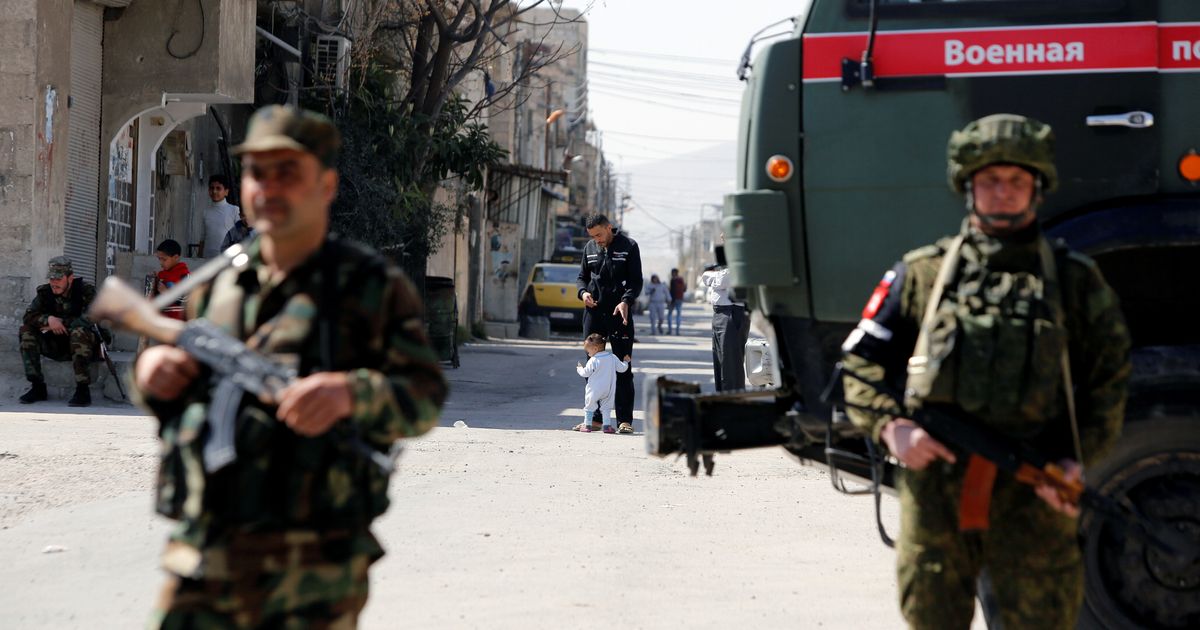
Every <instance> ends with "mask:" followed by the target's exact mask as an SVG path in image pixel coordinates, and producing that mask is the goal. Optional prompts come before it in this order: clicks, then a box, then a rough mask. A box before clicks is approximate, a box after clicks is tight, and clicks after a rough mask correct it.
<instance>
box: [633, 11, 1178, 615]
mask: <svg viewBox="0 0 1200 630" xmlns="http://www.w3.org/2000/svg"><path fill="white" fill-rule="evenodd" d="M796 24H797V28H796V31H795V33H794V34H793V35H792V36H791V37H787V38H782V39H777V40H774V41H773V43H771V44H770V45H768V46H765V47H764V48H763V49H762V50H761V51H760V53H759V54H758V55H757V57H756V58H755V60H754V63H753V64H752V71H751V72H750V73H749V75H750V76H749V79H748V83H747V87H746V91H745V95H744V97H743V102H742V115H741V120H740V125H741V128H740V142H739V147H738V166H737V186H738V189H737V192H735V193H733V194H731V195H729V196H728V197H727V198H726V200H725V205H724V213H723V227H724V231H725V256H726V259H727V262H728V266H729V268H730V269H731V272H732V275H733V277H734V282H735V285H736V287H737V288H736V291H737V293H738V294H739V295H740V296H741V297H742V298H743V299H745V300H746V301H747V303H748V304H749V306H750V307H751V309H752V312H753V317H754V319H755V321H756V324H757V327H758V328H759V329H761V330H762V331H764V332H765V333H766V334H767V336H768V338H769V342H770V345H771V348H772V349H773V350H774V351H775V353H776V357H775V359H776V360H775V361H774V364H775V365H777V366H779V370H780V374H779V378H778V379H776V380H775V381H774V382H776V383H782V386H781V387H779V388H777V389H774V390H769V391H748V392H744V393H740V394H729V393H723V394H722V395H719V396H704V395H700V394H699V391H698V389H697V388H696V387H695V386H689V385H687V384H683V383H677V382H672V381H670V380H667V379H663V380H660V381H659V383H658V384H657V387H649V388H647V389H648V390H649V392H648V394H649V396H650V398H651V400H648V401H647V406H646V408H647V410H648V411H647V418H648V419H647V430H646V434H647V446H648V450H650V451H651V452H652V453H654V454H657V455H666V454H669V453H673V452H686V453H687V454H688V457H689V466H690V467H691V468H692V471H693V474H694V473H695V471H696V470H697V469H698V468H699V466H700V464H701V462H703V463H704V464H705V466H706V468H707V469H708V471H709V472H710V473H711V465H712V459H711V455H712V453H715V452H723V451H730V450H736V449H739V448H750V447H757V446H766V445H782V446H784V447H785V448H787V449H788V450H790V451H791V452H793V453H795V454H796V455H798V456H800V457H801V458H802V459H804V460H807V461H812V462H817V463H820V464H824V465H827V466H829V467H830V472H831V476H832V478H833V479H834V481H835V486H837V487H839V488H841V489H845V488H846V486H845V485H844V484H843V483H842V480H843V479H844V478H845V477H847V476H850V477H854V478H858V479H870V478H871V473H872V470H873V469H874V467H873V466H871V465H869V464H868V463H865V462H867V461H868V460H867V459H866V457H865V455H866V453H865V447H864V443H863V440H862V438H861V437H859V436H857V435H854V434H853V433H852V432H851V431H849V430H847V429H848V427H847V423H845V422H844V421H842V420H841V419H840V418H839V416H838V413H837V412H836V410H834V409H831V408H830V406H829V405H828V404H826V403H824V402H822V401H821V393H822V390H823V389H824V388H825V387H826V385H827V384H828V383H829V381H830V375H831V373H832V370H833V368H834V364H835V362H836V361H837V360H838V359H839V357H840V353H841V352H840V346H841V343H842V342H843V341H844V340H845V338H846V336H847V334H848V333H849V332H850V330H851V329H852V328H853V327H854V326H855V324H856V323H857V322H858V320H859V318H860V317H861V315H860V313H861V311H862V308H863V305H864V303H865V302H866V300H867V298H868V296H869V295H870V293H871V289H872V288H873V287H874V286H875V284H876V283H877V282H878V280H879V277H880V276H881V275H882V274H883V272H884V271H885V270H887V269H888V268H890V267H891V265H892V264H893V263H894V262H895V261H896V260H898V259H899V258H900V256H902V255H903V253H904V252H906V251H908V250H910V249H913V248H916V247H919V246H921V245H925V244H928V243H932V242H933V241H935V240H936V239H937V238H939V237H941V236H944V235H947V234H952V233H954V232H956V231H957V229H958V226H959V224H960V222H961V221H962V219H963V217H964V209H963V204H962V199H961V198H960V197H958V196H957V195H955V194H954V193H952V192H951V191H950V189H949V188H948V186H947V183H946V140H947V138H948V137H949V135H950V132H951V131H952V130H955V129H959V128H961V127H963V125H965V124H966V123H967V122H968V121H971V120H973V119H976V118H979V117H981V116H984V115H987V114H992V113H998V112H1009V113H1016V114H1023V115H1027V116H1030V117H1033V118H1036V119H1038V120H1041V121H1043V122H1046V123H1049V124H1050V125H1051V126H1052V127H1053V128H1054V131H1055V134H1056V136H1057V143H1056V147H1057V157H1056V163H1057V167H1058V170H1059V174H1060V179H1061V183H1060V188H1059V190H1058V191H1057V192H1055V193H1054V194H1051V195H1049V196H1048V197H1047V199H1046V203H1045V204H1044V205H1043V206H1041V208H1040V209H1039V216H1040V219H1041V221H1042V222H1043V225H1044V227H1045V229H1046V231H1047V232H1048V234H1049V235H1050V236H1051V237H1054V238H1062V239H1064V240H1065V241H1067V242H1068V243H1069V244H1070V245H1071V246H1073V247H1074V248H1075V249H1077V250H1080V251H1082V252H1084V253H1086V254H1088V255H1089V256H1091V257H1092V258H1094V259H1095V260H1096V262H1097V263H1098V264H1099V266H1100V268H1101V270H1102V271H1103V273H1104V275H1105V276H1106V278H1107V279H1108V281H1109V283H1110V284H1111V285H1112V286H1113V288H1114V289H1115V290H1116V291H1117V293H1118V294H1119V296H1120V298H1121V303H1122V308H1123V310H1124V313H1125V316H1126V319H1127V322H1128V324H1129V326H1130V330H1131V333H1132V336H1133V340H1134V345H1135V350H1134V357H1133V358H1134V375H1133V378H1132V381H1131V395H1130V401H1129V405H1128V414H1127V421H1126V428H1125V431H1124V434H1123V436H1122V439H1121V442H1120V445H1119V446H1118V448H1117V450H1116V452H1115V453H1114V454H1113V455H1112V456H1110V457H1109V458H1108V459H1107V460H1106V461H1105V462H1104V463H1103V464H1102V465H1101V466H1099V467H1098V468H1096V469H1094V470H1089V482H1090V484H1091V485H1093V487H1095V488H1097V489H1099V490H1101V491H1102V492H1103V493H1105V494H1106V495H1109V496H1113V497H1118V498H1124V499H1128V500H1129V501H1130V502H1132V503H1133V504H1134V505H1136V506H1137V507H1138V508H1139V509H1140V510H1141V511H1143V512H1145V513H1147V514H1148V515H1150V516H1153V517H1154V518H1157V519H1160V520H1162V521H1164V522H1169V523H1171V524H1172V526H1175V527H1177V528H1178V529H1179V531H1184V532H1187V533H1188V534H1189V535H1190V536H1192V537H1193V538H1194V539H1196V540H1200V417H1198V416H1200V156H1197V152H1200V2H1197V1H1195V0H1059V1H1056V2H1044V1H1034V0H956V1H951V0H925V1H922V2H918V1H916V0H812V1H811V3H809V6H808V10H807V11H806V13H805V14H804V15H803V16H802V17H801V18H798V20H797V22H796ZM882 475H883V482H884V483H885V484H886V483H888V482H889V480H890V468H886V469H884V470H883V471H882ZM877 477H878V475H877ZM1082 533H1083V540H1084V545H1085V549H1086V564H1087V575H1088V583H1087V602H1088V603H1087V606H1086V607H1085V609H1086V610H1085V617H1086V618H1085V619H1084V620H1082V621H1081V624H1083V625H1084V626H1086V627H1113V628H1125V627H1166V628H1176V627H1179V628H1183V627H1198V626H1200V562H1192V563H1191V564H1188V563H1183V564H1182V565H1181V564H1180V563H1178V562H1175V563H1171V562H1163V561H1162V558H1159V557H1157V556H1156V553H1157V552H1156V551H1155V550H1153V549H1150V548H1147V547H1146V546H1145V545H1144V544H1142V543H1138V542H1136V541H1131V540H1130V539H1128V538H1126V537H1123V536H1121V535H1120V533H1119V532H1117V531H1115V530H1113V529H1112V528H1111V527H1109V526H1107V525H1106V524H1105V523H1104V522H1103V521H1099V520H1097V519H1091V518H1088V516H1087V515H1085V516H1084V518H1083V520H1082Z"/></svg>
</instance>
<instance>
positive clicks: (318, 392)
mask: <svg viewBox="0 0 1200 630" xmlns="http://www.w3.org/2000/svg"><path fill="white" fill-rule="evenodd" d="M353 410H354V395H353V393H351V391H350V383H349V380H348V379H347V377H346V373H345V372H317V373H316V374H310V375H308V376H306V377H304V378H302V379H300V380H298V381H296V382H295V383H292V384H291V385H289V386H288V387H287V389H284V390H283V391H282V392H280V393H279V410H278V411H276V412H275V417H277V418H279V419H280V420H282V421H283V423H284V424H286V425H288V427H290V428H291V429H292V430H293V431H295V432H296V433H299V434H300V435H304V436H307V437H314V436H317V435H321V434H322V433H324V432H326V431H328V430H329V428H330V427H332V426H333V425H334V423H335V422H337V421H338V420H341V419H342V418H347V417H349V416H350V413H351V412H352V411H353Z"/></svg>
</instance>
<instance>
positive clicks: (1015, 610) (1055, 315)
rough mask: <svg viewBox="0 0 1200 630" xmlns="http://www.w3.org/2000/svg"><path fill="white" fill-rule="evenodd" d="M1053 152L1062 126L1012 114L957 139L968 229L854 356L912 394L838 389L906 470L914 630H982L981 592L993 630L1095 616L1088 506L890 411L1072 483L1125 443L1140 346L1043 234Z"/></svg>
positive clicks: (862, 332)
mask: <svg viewBox="0 0 1200 630" xmlns="http://www.w3.org/2000/svg"><path fill="white" fill-rule="evenodd" d="M1053 143H1054V135H1053V132H1052V131H1051V129H1050V127H1049V125H1045V124H1043V123H1041V122H1038V121H1036V120H1033V119H1030V118H1026V117H1024V116H1017V115H1013V114H994V115H991V116H987V117H984V118H981V119H979V120H976V121H974V122H971V123H968V124H967V126H966V127H964V128H963V129H962V130H961V131H955V132H953V133H952V134H951V136H950V140H949V142H948V146H947V154H948V157H949V164H948V167H949V168H948V176H949V180H950V181H949V183H950V187H951V188H952V189H953V190H954V191H955V192H956V193H958V194H960V195H962V197H963V199H964V200H965V202H966V203H965V206H966V208H967V217H966V218H965V220H964V221H963V224H962V228H961V230H960V231H959V233H958V234H957V235H956V236H953V237H948V238H943V239H941V240H939V241H937V242H936V243H935V244H931V245H927V246H925V247H922V248H920V249H916V250H913V251H911V252H909V253H908V254H906V255H905V256H904V258H903V259H902V260H901V261H900V262H898V263H896V265H895V266H893V267H892V269H891V270H889V271H888V272H887V273H886V274H885V275H884V276H883V280H882V281H881V282H880V283H879V286H878V287H876V289H875V292H874V293H873V294H872V295H871V298H870V299H869V300H868V302H867V306H866V308H865V309H864V310H863V319H862V320H861V321H860V323H859V325H858V327H857V328H856V329H855V330H854V331H853V332H852V333H851V335H850V337H849V338H848V339H847V340H846V342H845V344H844V345H843V346H842V349H843V350H844V351H845V352H846V354H845V357H844V363H843V365H844V366H845V368H846V370H847V371H848V372H850V373H852V374H857V375H859V377H864V378H866V379H868V380H869V381H883V382H888V383H899V384H903V387H900V388H898V389H899V390H900V391H903V392H904V396H905V400H891V399H890V398H889V397H888V396H886V395H883V394H882V393H880V392H879V391H877V390H876V389H875V388H874V387H871V386H870V385H868V384H867V383H865V382H863V381H860V380H859V379H858V378H856V377H853V376H846V377H845V378H844V380H843V382H844V384H845V388H846V401H847V410H846V411H847V413H848V414H849V416H850V419H851V420H852V421H853V422H854V424H855V425H856V426H857V427H858V428H859V429H861V430H862V432H863V433H864V434H865V435H866V436H867V437H868V439H873V440H875V441H876V442H878V443H879V444H880V446H883V447H886V449H887V452H888V453H890V454H891V455H892V456H894V457H895V458H896V459H897V460H899V461H900V463H901V464H903V467H902V468H898V469H897V471H898V478H897V480H896V489H897V490H898V491H899V493H900V511H901V517H900V535H899V536H898V537H897V539H896V567H897V583H898V590H899V594H900V597H899V599H900V609H901V612H903V614H904V618H905V619H906V620H907V621H908V623H909V624H910V626H911V627H913V628H967V627H969V626H970V625H971V619H972V616H973V614H974V612H975V602H974V601H973V600H974V598H975V596H976V591H977V584H980V585H983V586H982V587H983V588H986V589H987V591H984V593H983V594H981V595H980V598H981V599H987V600H989V601H994V602H995V606H994V608H996V609H998V616H999V619H998V620H996V621H998V623H997V624H993V623H991V621H993V620H989V623H988V625H989V626H993V625H995V626H998V627H1004V628H1062V629H1068V628H1074V627H1075V624H1076V616H1077V615H1078V613H1079V610H1080V606H1081V605H1082V604H1083V595H1084V568H1083V563H1082V561H1081V558H1080V551H1079V538H1078V535H1079V522H1078V517H1079V510H1078V506H1076V505H1072V504H1071V503H1069V502H1066V501H1064V500H1063V497H1062V496H1060V495H1059V494H1058V492H1056V491H1055V489H1054V487H1053V486H1051V485H1049V484H1042V485H1039V486H1036V487H1034V486H1030V485H1026V484H1025V483H1022V482H1021V481H1020V480H1018V479H1017V478H1016V477H1015V476H1014V475H1012V474H1010V473H1006V472H1004V471H1002V470H998V469H997V467H996V465H995V464H993V463H991V462H988V461H987V460H985V459H982V458H980V457H974V456H973V457H970V458H967V457H958V456H956V455H955V452H954V451H952V450H950V448H948V447H947V445H945V444H943V443H942V442H940V441H938V440H937V439H935V438H934V437H932V436H931V435H930V434H929V433H928V432H926V430H925V429H924V428H923V427H921V426H920V425H918V424H917V423H916V422H914V421H913V420H910V419H908V418H904V417H901V416H897V415H893V413H894V412H893V411H891V410H896V409H917V408H922V407H934V406H936V407H937V408H938V409H940V410H942V411H943V412H944V413H948V414H955V415H960V416H961V417H963V418H969V422H970V423H971V424H978V425H980V426H981V427H983V428H986V429H990V430H993V431H995V432H997V433H999V434H1000V435H1002V436H1003V438H1004V439H1007V440H1012V441H1013V442H1014V443H1015V442H1016V441H1018V440H1021V441H1022V443H1023V444H1024V445H1026V446H1027V447H1030V448H1032V449H1034V450H1036V451H1037V452H1039V453H1041V454H1043V455H1045V456H1047V457H1048V458H1049V461H1053V462H1056V463H1057V465H1058V466H1059V467H1060V468H1061V469H1062V471H1063V476H1064V478H1066V479H1067V480H1068V481H1069V482H1075V481H1078V480H1080V479H1081V478H1082V474H1083V466H1084V465H1090V464H1093V463H1095V462H1097V461H1099V459H1100V458H1101V457H1103V455H1104V454H1105V452H1106V451H1108V450H1109V449H1110V448H1111V447H1112V446H1113V444H1114V443H1115V442H1116V440H1117V437H1118V436H1119V435H1120V432H1121V423H1122V421H1123V418H1124V412H1125V400H1126V393H1127V390H1128V380H1129V373H1130V370H1131V366H1130V360H1129V349H1130V338H1129V330H1128V329H1127V328H1126V326H1125V321H1124V318H1123V316H1122V314H1121V308H1120V306H1119V305H1118V303H1117V296H1116V294H1115V293H1114V292H1113V290H1112V289H1111V288H1110V287H1109V286H1108V284H1107V283H1106V282H1105V280H1104V278H1103V277H1102V276H1101V274H1100V269H1099V267H1097V265H1096V263H1095V262H1093V261H1092V260H1091V259H1089V258H1087V257H1086V256H1083V255H1082V254H1079V253H1077V252H1074V251H1071V250H1070V249H1068V248H1067V247H1066V246H1065V245H1054V244H1052V243H1051V242H1050V241H1049V240H1048V239H1047V238H1046V236H1045V234H1044V233H1043V232H1042V229H1041V227H1040V226H1039V225H1038V221H1037V208H1038V205H1039V204H1041V202H1042V196H1043V194H1045V193H1049V192H1052V191H1053V190H1054V188H1055V185H1056V184H1057V182H1058V171H1057V169H1056V168H1055V165H1054V144H1053ZM876 409H878V410H879V412H876V411H875V410H876ZM885 409H886V410H888V411H884V410H885ZM985 576H986V578H987V579H984V578H985ZM988 591H990V592H988Z"/></svg>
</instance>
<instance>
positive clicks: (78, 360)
mask: <svg viewBox="0 0 1200 630" xmlns="http://www.w3.org/2000/svg"><path fill="white" fill-rule="evenodd" d="M20 334H21V362H22V363H23V364H25V378H27V379H29V380H30V381H31V382H41V381H43V380H45V379H44V377H43V376H42V357H43V356H46V357H49V358H50V359H53V360H54V361H70V362H71V367H72V368H73V369H74V370H75V382H76V383H83V384H85V385H86V384H89V383H91V382H92V377H91V374H90V373H89V371H88V368H89V365H90V364H91V362H92V357H93V356H95V350H96V335H95V333H93V332H92V331H91V330H89V329H87V328H82V327H75V328H71V329H69V330H68V332H67V334H65V335H56V334H54V333H51V332H41V331H39V330H37V329H35V328H30V327H28V326H21V331H20Z"/></svg>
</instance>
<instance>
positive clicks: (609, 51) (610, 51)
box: [588, 48, 737, 65]
mask: <svg viewBox="0 0 1200 630" xmlns="http://www.w3.org/2000/svg"><path fill="white" fill-rule="evenodd" d="M588 53H600V54H602V55H623V56H627V57H637V58H639V59H644V58H650V59H668V60H671V61H682V62H685V63H708V64H729V65H733V64H735V63H737V60H735V59H721V58H718V57H688V56H685V55H668V54H663V53H648V52H639V51H636V50H620V49H617V48H588Z"/></svg>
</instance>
